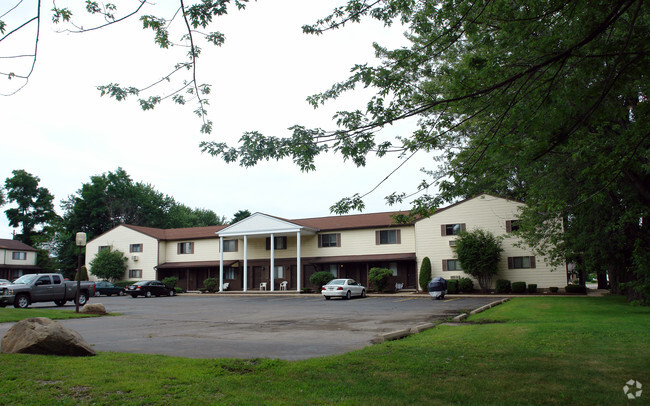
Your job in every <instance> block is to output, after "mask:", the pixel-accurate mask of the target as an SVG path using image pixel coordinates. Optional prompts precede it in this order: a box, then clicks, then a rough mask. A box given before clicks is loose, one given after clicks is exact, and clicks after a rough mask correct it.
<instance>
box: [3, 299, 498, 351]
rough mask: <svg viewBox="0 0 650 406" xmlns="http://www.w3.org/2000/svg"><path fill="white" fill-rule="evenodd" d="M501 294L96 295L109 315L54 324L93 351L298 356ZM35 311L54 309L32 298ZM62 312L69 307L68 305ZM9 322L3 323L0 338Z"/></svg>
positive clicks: (351, 345) (358, 341)
mask: <svg viewBox="0 0 650 406" xmlns="http://www.w3.org/2000/svg"><path fill="white" fill-rule="evenodd" d="M499 299H500V297H494V296H492V297H471V298H465V297H458V298H446V299H445V300H432V299H431V298H430V297H429V296H426V295H400V296H397V295H395V296H369V297H367V298H363V299H362V298H355V299H352V300H341V299H332V300H329V301H325V300H324V299H323V298H322V296H320V295H299V294H294V295H180V296H175V297H160V298H155V297H154V298H148V299H147V298H131V297H129V296H122V297H119V296H112V297H94V298H92V299H91V303H103V304H104V305H105V306H106V309H107V311H108V312H110V313H118V314H120V315H119V316H104V317H98V318H85V319H73V320H61V321H59V322H60V323H62V324H63V325H64V326H66V327H67V328H70V329H73V330H76V331H77V332H79V333H80V334H81V335H82V336H83V337H84V339H85V340H86V341H87V342H88V343H89V344H90V345H91V346H92V347H93V348H94V349H95V350H97V351H114V352H127V353H142V354H166V355H172V356H180V357H190V358H258V357H259V358H280V359H285V360H297V359H305V358H312V357H320V356H326V355H333V354H342V353H346V352H349V351H351V350H355V349H360V348H363V347H365V346H368V345H371V343H370V342H371V340H372V339H373V338H375V337H376V336H377V335H379V334H382V333H388V332H391V331H395V330H400V329H407V328H411V327H413V326H416V325H419V324H422V323H426V322H432V321H437V320H443V319H446V318H449V317H453V316H456V315H458V314H460V313H463V312H467V311H470V310H473V309H476V308H478V307H481V306H483V305H485V304H488V303H491V302H494V301H496V300H499ZM32 307H34V308H56V306H54V304H53V303H52V304H50V303H36V304H33V305H32ZM64 308H65V309H70V311H74V306H73V305H66V306H65V307H64ZM12 325H13V323H2V324H0V335H1V336H3V335H4V334H5V332H6V331H7V330H8V329H9V328H10V327H11V326H12Z"/></svg>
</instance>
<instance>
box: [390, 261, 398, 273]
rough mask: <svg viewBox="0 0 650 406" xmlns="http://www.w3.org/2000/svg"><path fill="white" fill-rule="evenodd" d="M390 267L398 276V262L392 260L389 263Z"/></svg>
mask: <svg viewBox="0 0 650 406" xmlns="http://www.w3.org/2000/svg"><path fill="white" fill-rule="evenodd" d="M388 269H390V270H391V271H393V276H397V262H390V263H389V264H388Z"/></svg>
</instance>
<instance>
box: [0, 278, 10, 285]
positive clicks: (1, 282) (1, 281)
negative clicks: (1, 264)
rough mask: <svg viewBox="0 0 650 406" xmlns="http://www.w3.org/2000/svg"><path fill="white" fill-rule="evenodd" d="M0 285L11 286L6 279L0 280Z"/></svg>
mask: <svg viewBox="0 0 650 406" xmlns="http://www.w3.org/2000/svg"><path fill="white" fill-rule="evenodd" d="M0 285H11V281H9V280H7V279H0Z"/></svg>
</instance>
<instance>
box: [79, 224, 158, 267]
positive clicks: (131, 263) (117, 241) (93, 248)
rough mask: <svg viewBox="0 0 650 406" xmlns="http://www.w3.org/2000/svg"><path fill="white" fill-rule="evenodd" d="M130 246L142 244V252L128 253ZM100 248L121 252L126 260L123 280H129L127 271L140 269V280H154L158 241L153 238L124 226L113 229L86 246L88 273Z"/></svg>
mask: <svg viewBox="0 0 650 406" xmlns="http://www.w3.org/2000/svg"><path fill="white" fill-rule="evenodd" d="M131 244H142V252H130V249H131ZM100 246H110V247H112V249H114V250H119V251H121V252H122V253H124V255H125V256H126V257H127V258H128V260H127V262H126V266H127V272H126V274H125V275H124V279H125V280H128V279H129V278H128V276H129V270H131V269H141V270H142V280H148V279H156V271H155V269H154V267H155V266H157V265H158V262H157V261H158V240H156V239H155V238H153V237H149V236H148V235H145V234H142V233H139V232H137V231H134V230H132V229H130V228H128V227H124V226H118V227H116V228H114V229H112V230H110V231H108V232H106V233H105V234H102V235H101V236H99V237H97V238H95V239H94V240H92V241H90V242H88V245H86V267H88V270H89V271H90V262H92V260H93V259H94V258H95V256H96V255H97V253H98V252H99V247H100ZM134 256H136V257H137V260H134V259H133V257H134ZM89 276H90V278H91V279H93V280H96V279H97V277H95V276H94V275H92V274H91V275H89Z"/></svg>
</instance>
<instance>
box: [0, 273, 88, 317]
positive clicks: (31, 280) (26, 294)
mask: <svg viewBox="0 0 650 406" xmlns="http://www.w3.org/2000/svg"><path fill="white" fill-rule="evenodd" d="M79 285H80V286H81V289H80V290H79V300H78V303H79V306H83V305H85V304H86V302H87V301H88V298H89V297H90V296H93V295H94V294H95V282H88V281H82V282H80V283H79ZM76 295H77V282H73V281H66V280H64V279H63V275H61V274H58V273H43V274H36V273H34V274H27V275H23V276H21V277H20V278H18V279H16V280H15V281H14V282H13V283H12V284H9V285H2V286H0V307H5V306H7V305H10V304H13V305H14V307H16V308H20V309H25V308H27V307H29V305H30V304H32V303H37V302H49V301H53V302H54V303H55V304H56V305H57V306H63V305H65V304H66V302H69V301H74V300H76V297H77V296H76Z"/></svg>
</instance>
